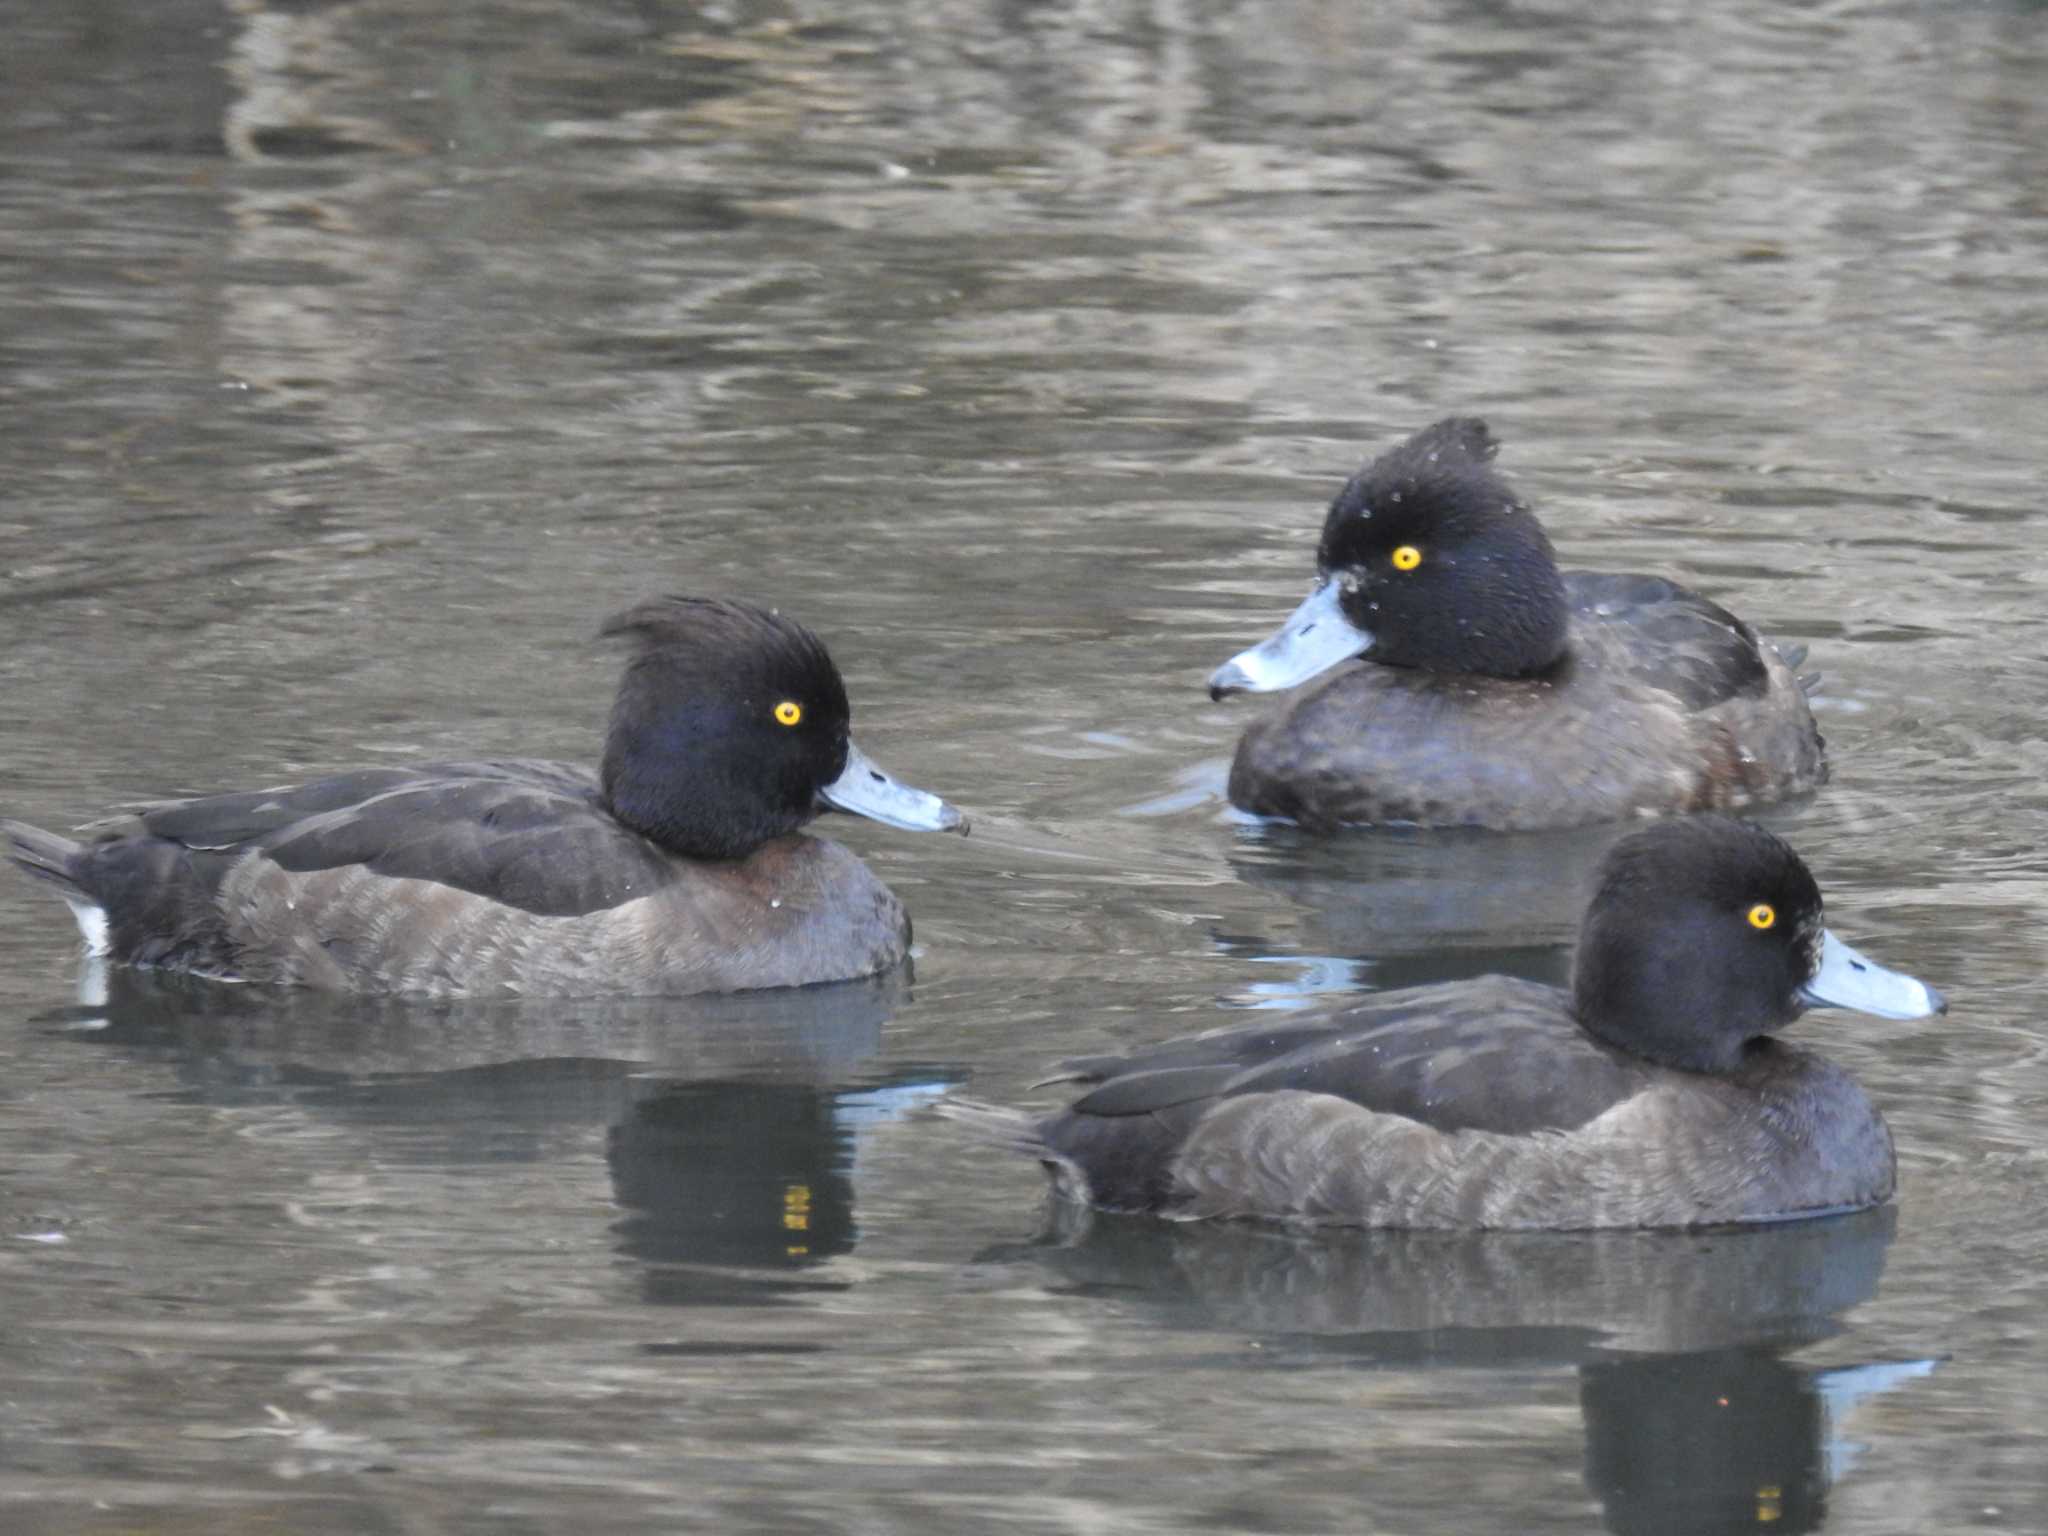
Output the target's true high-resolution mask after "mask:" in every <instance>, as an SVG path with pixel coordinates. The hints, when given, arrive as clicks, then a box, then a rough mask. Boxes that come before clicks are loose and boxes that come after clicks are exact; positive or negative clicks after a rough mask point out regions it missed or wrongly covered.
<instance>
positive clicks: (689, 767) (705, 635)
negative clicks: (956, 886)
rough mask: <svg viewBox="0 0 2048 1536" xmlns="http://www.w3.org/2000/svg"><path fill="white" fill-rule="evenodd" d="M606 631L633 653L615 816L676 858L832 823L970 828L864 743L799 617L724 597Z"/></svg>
mask: <svg viewBox="0 0 2048 1536" xmlns="http://www.w3.org/2000/svg"><path fill="white" fill-rule="evenodd" d="M600 633H602V634H604V635H607V636H618V637H622V638H624V639H626V640H629V641H630V642H631V643H632V644H633V646H634V652H633V655H632V657H631V659H629V660H628V661H627V663H626V671H625V675H624V676H623V677H622V678H621V679H620V680H619V694H618V698H617V700H616V701H615V702H614V703H613V705H612V718H611V725H610V728H609V730H608V731H607V733H606V736H605V748H604V764H603V768H602V783H603V788H604V795H605V799H606V801H607V803H608V804H609V805H610V807H611V812H612V814H613V815H614V816H616V817H617V818H618V819H619V820H620V821H621V822H623V823H624V824H625V825H627V826H629V827H632V828H633V829H634V830H635V831H637V832H640V833H642V834H644V835H645V836H647V837H650V838H652V839H653V840H654V841H655V842H657V843H660V844H661V845H662V846H663V847H664V848H667V849H669V850H670V851H671V852H674V853H680V854H684V855H686V856H688V857H691V858H704V859H735V858H743V857H745V856H746V855H747V854H748V853H751V852H752V851H753V850H754V849H755V848H757V847H759V846H760V845H761V844H762V843H764V842H766V841H767V840H768V839H770V838H772V837H779V836H781V835H783V834H784V833H787V832H794V831H795V830H796V829H797V828H798V827H801V826H802V825H803V824H804V823H805V822H807V821H809V820H810V819H811V818H812V817H814V816H816V815H817V814H818V813H819V812H820V811H822V810H827V809H832V808H839V809H845V810H852V811H857V812H859V813H860V814H863V815H867V816H872V817H874V818H875V819H876V820H879V821H887V822H889V823H891V824H892V825H896V826H906V827H915V828H923V829H932V830H940V829H945V828H952V827H963V826H964V825H965V822H964V820H963V819H962V817H961V815H960V813H959V812H958V811H956V810H954V809H953V808H952V807H951V806H949V805H947V804H946V803H945V802H944V801H942V800H940V799H939V798H938V797H937V796H934V795H928V794H925V793H924V792H923V791H921V790H914V789H910V788H908V787H907V786H905V785H902V784H898V783H896V782H895V781H894V780H893V779H891V778H890V777H889V776H888V775H887V774H885V773H883V772H882V771H881V770H880V769H878V768H876V767H875V766H874V765H873V764H872V763H870V762H868V761H867V759H866V758H865V757H863V756H862V755H861V753H860V751H859V749H858V748H856V747H855V746H854V744H853V738H852V730H851V721H852V710H851V708H850V706H849V705H848V703H847V699H846V685H845V683H844V682H843V681H842V680H841V678H840V676H839V669H838V668H837V667H835V666H834V665H833V664H832V658H831V657H830V656H829V655H827V654H826V651H825V647H824V645H823V644H822V643H821V642H820V641H819V639H818V637H817V636H816V635H813V634H812V633H811V632H810V631H809V630H807V629H805V628H804V627H803V626H802V625H801V624H798V623H797V622H796V621H795V620H793V619H788V618H784V617H783V616H782V615H781V614H779V613H774V612H771V611H769V610H767V609H764V608H756V607H754V606H752V605H751V604H747V603H737V602H726V601H721V600H718V599H713V598H699V597H661V598H653V599H650V600H649V601H647V602H644V603H640V604H638V605H637V606H635V607H632V608H628V609H627V610H626V611H625V612H623V613H619V614H614V615H613V616H612V617H611V618H609V619H607V620H606V621H605V623H604V627H603V629H602V630H601V631H600Z"/></svg>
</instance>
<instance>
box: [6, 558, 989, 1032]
mask: <svg viewBox="0 0 2048 1536" xmlns="http://www.w3.org/2000/svg"><path fill="white" fill-rule="evenodd" d="M601 632H602V633H603V634H605V635H607V636H613V637H617V638H619V639H621V640H623V641H625V642H627V643H628V644H629V645H630V646H631V647H632V654H631V656H630V658H629V660H628V661H627V664H626V668H625V673H624V676H623V678H622V679H621V681H620V684H619V691H618V696H617V700H616V702H615V703H614V704H613V707H612V713H611V723H610V727H609V729H608V731H607V734H606V738H605V747H604V759H603V763H602V766H601V768H600V769H599V770H598V771H597V772H596V773H593V772H591V771H590V770H589V769H588V768H585V767H582V766H579V765H573V764H568V763H555V762H541V761H535V760H528V759H496V760H491V761H481V762H453V763H430V764H425V765H421V766H417V767H402V768H362V769H357V770H355V771H353V772H347V773H339V774H335V775H333V776H331V777H327V778H321V779H315V780H312V781H310V782H308V783H304V784H298V785H293V786H287V787H282V788H275V789H264V790H257V791H254V792H252V793H246V794H223V795H209V796H206V797H204V798H200V799H192V800H167V801H163V802H160V803H157V804H152V805H148V806H144V807H142V808H141V809H139V810H138V811H136V812H135V813H134V814H131V815H123V816H117V817H113V818H109V819H108V820H106V821H103V822H99V823H96V824H94V825H93V826H92V827H89V828H88V829H87V830H88V831H90V832H92V833H93V834H94V836H93V837H92V839H91V840H90V841H87V842H82V843H81V842H75V841H73V840H72V839H70V838H65V837H59V836H56V835H54V834H52V833H49V832H44V831H41V830H40V829H38V828H35V827H32V826H29V825H27V824H25V823H23V822H18V821H7V822H0V832H4V833H5V835H6V836H7V837H8V839H9V840H10V841H11V843H12V856H13V859H14V862H15V863H16V864H18V865H20V866H21V867H22V868H23V869H24V870H26V871H27V872H28V873H29V874H31V875H33V876H35V877H36V878H38V879H40V880H44V881H47V882H49V883H50V884H52V885H54V886H56V888H57V891H58V894H59V895H61V896H62V897H63V898H64V900H65V901H66V902H68V903H69V904H70V906H71V908H72V911H73V914H74V915H75V916H76V917H77V919H78V922H79V926H80V928H81V930H82V931H83V933H84V935H85V939H86V944H87V947H88V949H89V950H91V951H93V952H94V953H97V954H104V955H110V956H112V957H113V958H115V959H117V960H122V961H127V962H129V963H132V964H136V965H148V966H162V967H166V968H169V969H174V970H184V971H192V972H197V973H200V974H204V975H208V976H214V977H219V978H222V979H225V980H235V981H249V982H263V983H271V984H277V985H296V986H304V987H315V988H322V989H326V990H330V991H340V992H391V993H423V994H435V995H456V994H472V993H491V994H508V993H523V994H531V995H555V996H570V995H579V994H580V995H590V994H618V995H673V994H681V993H691V992H731V991H741V990H746V989H750V988H755V987H784V986H798V985H803V984H806V983H810V982H819V981H834V980H839V979H843V978H847V977H853V976H864V975H870V974H873V973H875V972H879V971H883V970H886V969H888V968H889V967H891V966H894V965H896V964H897V963H899V962H900V961H901V960H902V959H903V957H904V955H905V954H906V953H907V952H908V949H909V945H910V919H909V917H908V915H907V914H906V913H905V911H904V909H903V905H902V903H901V902H900V901H898V900H897V899H896V897H895V895H894V894H893V893H892V892H891V891H890V890H889V888H888V887H887V886H885V885H883V884H882V882H881V881H879V880H877V879H876V878H875V877H874V875H873V874H871V873H870V872H869V871H868V869H867V867H866V866H865V865H864V864H862V863H861V861H860V860H859V859H858V858H856V857H855V856H854V855H853V854H852V853H850V852H848V851H847V850H846V849H845V848H843V847H841V846H840V845H839V844H837V843H833V842H828V841H826V840H824V839H822V838H816V837H809V836H805V835H803V834H801V833H800V832H799V831H798V829H799V828H800V827H802V826H803V825H804V824H805V823H807V822H809V821H810V820H811V819H812V818H813V817H815V816H817V815H818V814H819V812H821V811H824V810H828V809H829V810H842V811H851V812H853V813H855V814H857V815H862V816H868V817H872V818H873V819H875V820H877V821H881V822H886V823H888V824H889V825H891V826H896V827H906V828H913V829H924V830H944V829H949V828H959V829H960V830H962V831H964V830H965V828H966V822H965V820H964V819H963V818H962V816H961V814H960V813H959V812H958V811H957V810H955V809H954V808H953V807H952V806H950V805H947V804H946V803H945V802H944V801H943V800H940V799H939V798H938V797H937V796H935V795H930V794H926V793H925V792H924V791H922V790H917V789H912V788H910V787H908V786H906V785H903V784H900V783H898V782H897V781H896V780H894V779H892V778H890V777H889V776H888V775H887V774H886V773H884V772H882V770H881V769H879V768H877V767H876V766H875V765H874V764H873V763H871V762H870V761H869V760H868V759H867V758H866V757H865V756H863V755H862V754H861V752H860V750H859V748H857V747H856V746H854V744H853V741H852V738H851V736H850V734H849V732H848V720H849V713H850V712H849V707H848V704H847V698H846V687H845V684H844V683H843V682H842V680H841V679H840V676H839V671H838V668H836V667H835V666H833V664H832V659H831V657H830V656H829V655H827V654H826V651H825V647H824V645H823V644H822V643H821V642H820V641H819V640H818V638H817V637H816V636H815V635H813V634H812V633H811V632H810V631H809V630H807V629H805V628H804V627H803V626H802V625H801V624H798V623H796V622H795V621H793V620H791V619H788V618H785V617H783V616H782V615H781V614H779V613H775V612H771V611H768V610H765V609H762V608H757V607H753V606H751V605H749V604H746V603H738V602H724V601H717V600H712V599H706V598H691V597H664V598H656V599H653V600H651V601H648V602H643V603H641V604H639V605H637V606H636V607H633V608H629V609H627V610H625V611H624V612H623V613H619V614H617V615H615V616H614V617H612V618H611V619H609V620H608V621H606V623H605V624H604V626H603V629H602V631H601Z"/></svg>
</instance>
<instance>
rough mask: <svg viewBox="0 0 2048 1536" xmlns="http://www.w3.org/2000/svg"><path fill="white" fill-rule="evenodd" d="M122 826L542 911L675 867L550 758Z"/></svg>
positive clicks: (631, 886) (184, 812)
mask: <svg viewBox="0 0 2048 1536" xmlns="http://www.w3.org/2000/svg"><path fill="white" fill-rule="evenodd" d="M138 823H139V825H138ZM108 830H110V831H111V830H114V829H112V828H109V829H108ZM121 830H126V831H131V832H132V831H141V832H146V833H148V834H150V835H152V836H155V837H159V838H163V839H165V840H167V841H170V842H174V843H178V844H180V845H182V846H184V847H186V848H190V849H195V850H220V851H229V850H234V851H243V850H253V851H256V852H258V853H260V854H261V855H262V856H263V857H265V858H267V859H269V860H271V861H272V862H274V863H276V864H277V865H279V866H280V867H281V868H284V869H286V870H290V871H292V872H294V873H309V872H313V871H319V870H336V869H345V868H351V867H353V868H360V869H363V870H366V871H368V872H369V873H371V874H374V875H381V876H384V877H386V878H390V879H401V880H403V879H410V880H430V881H435V882H438V883H439V884H442V885H448V886H453V887H455V888H456V889H458V890H463V891H469V892H471V893H473V894H475V895H479V896H483V897H487V898H489V899H490V900H492V901H495V902H500V903H503V904H504V905H506V906H510V907H517V908H520V909H522V910H524V911H528V912H533V913H537V914H540V915H544V916H576V915H580V914H583V913H586V912H594V911H599V910H602V909H605V908H610V907H614V906H617V905H619V904H620V903H622V902H625V901H630V900H633V899H634V898H636V897H638V896H645V895H647V894H649V893H651V892H653V891H655V890H657V889H660V888H661V887H662V886H664V885H666V884H667V883H669V882H670V881H671V880H673V879H674V877H675V865H674V862H673V861H672V860H670V859H669V858H668V856H667V855H665V854H664V853H662V852H661V850H660V849H658V848H656V847H655V846H654V845H653V844H651V843H649V842H648V841H647V840H646V839H645V838H643V837H641V836H640V835H638V834H637V833H635V832H632V831H630V830H629V829H627V828H625V827H622V826H620V825H619V823H618V822H617V821H615V820H614V819H613V818H612V817H611V816H610V815H609V814H608V813H607V812H606V811H605V809H604V807H603V805H602V802H601V800H600V798H599V795H598V791H597V787H596V784H595V782H594V780H593V779H592V777H591V775H590V774H589V773H588V771H587V770H584V769H581V768H576V767H573V766H571V765H568V764H562V763H548V762H531V761H523V760H509V761H495V762H475V763H437V764H430V765H426V766H423V767H419V768H403V769H363V770H358V771H356V772H352V773H344V774H336V775H333V776H331V777H328V778H324V779H316V780H312V781H309V782H308V783H305V784H300V785H294V786H290V787H287V788H283V789H277V790H268V791H257V792H255V793H251V794H235V795H215V796H209V797H206V798H204V799H197V800H184V801H170V802H165V803H163V804H160V805H155V806H150V807H145V808H144V809H143V810H142V811H141V812H140V813H139V814H138V815H137V816H136V817H135V818H133V819H132V820H131V821H130V822H129V823H128V825H127V826H126V827H124V828H122V829H121Z"/></svg>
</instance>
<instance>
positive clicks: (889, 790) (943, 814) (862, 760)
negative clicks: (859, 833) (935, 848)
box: [818, 743, 967, 833]
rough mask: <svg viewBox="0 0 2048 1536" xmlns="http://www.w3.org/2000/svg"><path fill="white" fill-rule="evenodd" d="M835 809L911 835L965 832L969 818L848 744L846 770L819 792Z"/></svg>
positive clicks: (821, 797)
mask: <svg viewBox="0 0 2048 1536" xmlns="http://www.w3.org/2000/svg"><path fill="white" fill-rule="evenodd" d="M818 796H819V798H820V799H822V800H823V801H825V803H826V804H827V805H830V806H832V807H833V808H834V809H836V810H841V811H851V812H853V814H854V815H856V816H866V817H868V818H870V819H871V820H874V821H880V822H886V823H887V824H888V825H889V826H892V827H906V828H908V829H909V830H911V831H912V832H954V831H958V832H962V833H964V832H966V830H967V818H966V817H965V816H963V815H961V814H960V812H959V811H957V810H955V809H954V808H953V807H952V806H950V805H948V804H946V802H945V801H943V800H941V799H940V798H939V797H938V796H937V795H928V794H926V793H925V792H924V791H923V790H921V789H912V788H911V787H910V786H909V785H908V784H900V783H898V782H897V781H896V780H895V779H892V778H890V777H889V775H888V774H886V773H884V772H882V770H881V769H879V768H877V767H876V766H875V765H874V764H873V763H871V762H869V761H868V759H867V755H866V754H865V753H863V752H862V751H861V749H860V748H859V747H856V746H854V745H852V744H851V743H848V744H847V748H846V771H845V772H843V773H841V774H840V775H839V777H838V778H836V779H834V780H833V781H832V782H831V783H830V784H827V785H826V786H825V787H824V788H823V789H821V790H819V791H818Z"/></svg>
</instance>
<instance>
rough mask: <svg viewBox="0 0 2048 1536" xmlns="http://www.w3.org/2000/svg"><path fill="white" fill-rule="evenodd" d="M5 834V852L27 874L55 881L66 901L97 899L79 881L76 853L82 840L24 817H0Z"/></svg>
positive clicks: (53, 883) (50, 881)
mask: <svg viewBox="0 0 2048 1536" xmlns="http://www.w3.org/2000/svg"><path fill="white" fill-rule="evenodd" d="M0 834H4V835H5V836H6V838H7V856H8V857H9V858H10V859H12V860H14V862H15V863H16V864H17V865H18V866H20V867H21V869H23V870H24V871H26V872H27V873H28V874H30V875H32V876H34V877H35V878H36V879H38V880H41V881H44V882H45V883H47V884H50V885H54V886H56V887H57V889H58V890H59V891H60V892H61V893H62V894H63V896H64V898H65V899H66V900H67V901H96V900H97V898H95V897H94V896H93V895H92V894H91V893H90V892H88V891H87V890H86V888H85V887H84V886H83V885H81V884H79V881H78V856H79V854H80V853H82V852H83V851H84V846H85V845H84V844H82V843H75V842H73V841H72V840H71V839H70V838H68V837H59V836H58V835H57V834H56V833H54V832H45V831H44V830H43V829H42V828H41V827H32V826H30V825H29V824H28V823H27V822H25V821H0Z"/></svg>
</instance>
